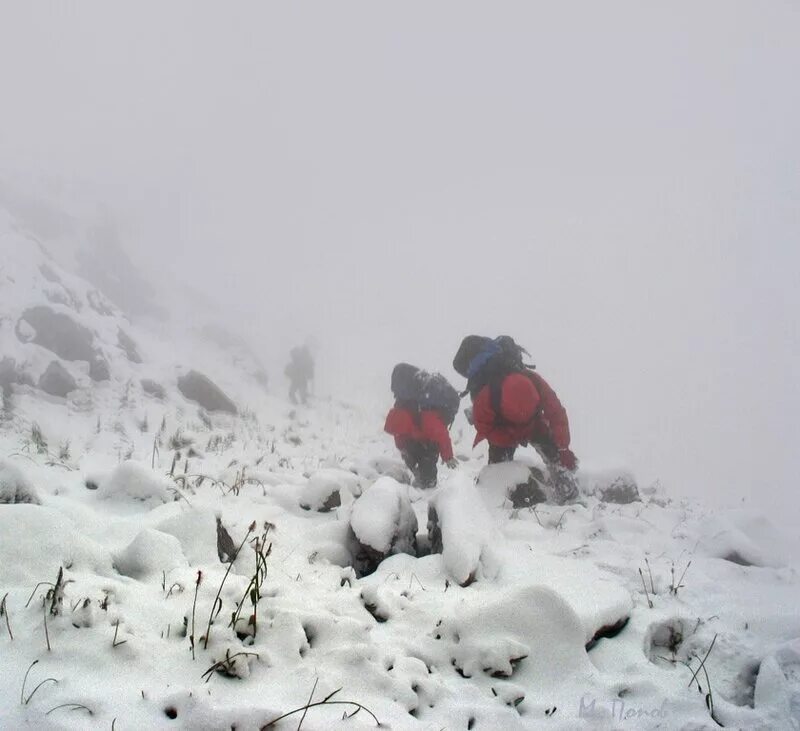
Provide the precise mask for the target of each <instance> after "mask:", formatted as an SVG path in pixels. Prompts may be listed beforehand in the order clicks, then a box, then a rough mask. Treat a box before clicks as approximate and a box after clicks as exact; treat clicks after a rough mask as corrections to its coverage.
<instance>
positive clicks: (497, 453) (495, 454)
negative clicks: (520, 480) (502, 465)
mask: <svg viewBox="0 0 800 731" xmlns="http://www.w3.org/2000/svg"><path fill="white" fill-rule="evenodd" d="M516 451H517V448H516V447H498V446H496V445H494V444H490V445H489V464H498V463H499V462H510V461H511V460H512V459H514V452H516Z"/></svg>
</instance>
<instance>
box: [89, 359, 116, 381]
mask: <svg viewBox="0 0 800 731" xmlns="http://www.w3.org/2000/svg"><path fill="white" fill-rule="evenodd" d="M89 378H91V379H92V380H93V381H107V380H109V378H111V371H110V370H109V368H108V361H107V360H106V359H105V358H103V356H101V355H100V354H99V353H98V354H97V355H96V356H95V358H94V360H90V361H89Z"/></svg>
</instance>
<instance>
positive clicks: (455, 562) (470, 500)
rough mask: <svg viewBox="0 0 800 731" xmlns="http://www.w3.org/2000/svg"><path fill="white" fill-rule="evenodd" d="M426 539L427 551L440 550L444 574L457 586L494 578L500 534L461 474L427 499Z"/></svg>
mask: <svg viewBox="0 0 800 731" xmlns="http://www.w3.org/2000/svg"><path fill="white" fill-rule="evenodd" d="M428 537H429V540H430V544H431V550H432V551H433V552H439V551H441V553H442V558H443V560H444V565H445V567H446V568H447V571H448V573H449V574H450V576H451V577H452V578H453V579H454V580H455V581H456V582H457V583H458V584H460V585H461V586H466V585H468V584H471V583H472V582H473V581H475V580H476V579H479V578H489V579H491V578H493V577H494V576H496V575H497V571H498V569H499V564H498V562H497V555H496V551H495V547H496V546H497V545H498V544H500V543H502V541H503V538H502V535H501V534H500V532H499V531H498V530H497V527H496V525H495V523H494V521H493V519H492V516H491V515H490V514H489V512H488V510H487V509H486V507H485V505H484V502H483V501H482V499H481V496H480V494H479V491H478V489H477V488H476V487H475V485H473V484H472V482H471V481H470V480H469V479H467V478H466V477H465V476H464V475H463V474H459V473H456V474H454V475H453V476H451V477H450V479H449V480H448V481H447V482H446V484H445V485H444V486H443V488H442V490H441V491H440V492H439V494H438V495H436V496H435V497H434V498H433V499H432V500H431V503H430V512H429V515H428Z"/></svg>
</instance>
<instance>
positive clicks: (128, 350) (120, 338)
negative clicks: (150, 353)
mask: <svg viewBox="0 0 800 731" xmlns="http://www.w3.org/2000/svg"><path fill="white" fill-rule="evenodd" d="M117 345H119V347H120V348H122V350H123V351H124V353H125V356H126V357H127V358H128V360H129V361H130V362H131V363H141V362H142V357H141V356H140V355H139V349H138V348H137V347H136V343H135V342H134V341H133V338H131V336H130V335H128V333H126V332H125V331H124V330H123V329H122V328H121V327H120V328H117Z"/></svg>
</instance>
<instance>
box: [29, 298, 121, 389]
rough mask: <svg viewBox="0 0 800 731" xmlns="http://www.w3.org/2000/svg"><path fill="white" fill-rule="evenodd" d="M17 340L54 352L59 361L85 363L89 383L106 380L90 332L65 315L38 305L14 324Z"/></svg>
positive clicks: (106, 370)
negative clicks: (83, 361) (90, 381)
mask: <svg viewBox="0 0 800 731" xmlns="http://www.w3.org/2000/svg"><path fill="white" fill-rule="evenodd" d="M16 332H17V337H18V338H19V339H20V340H21V341H22V342H33V343H35V344H36V345H40V346H41V347H43V348H46V349H47V350H49V351H51V352H52V353H55V354H56V355H57V356H58V357H59V358H61V359H62V360H69V361H73V360H85V361H86V362H87V363H88V364H89V376H90V377H91V379H92V380H93V381H107V380H108V379H109V378H110V372H109V367H108V363H107V362H106V360H105V359H104V358H103V356H102V354H101V353H100V351H99V350H98V349H97V348H95V347H94V335H93V334H92V332H91V330H89V329H88V328H86V327H84V326H83V325H81V324H79V323H77V322H75V320H73V319H72V318H71V317H69V315H64V314H63V313H60V312H56V311H55V310H52V309H50V308H49V307H45V306H44V305H39V306H37V307H30V308H28V309H27V310H25V312H23V313H22V317H20V319H19V321H18V322H17V328H16Z"/></svg>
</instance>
